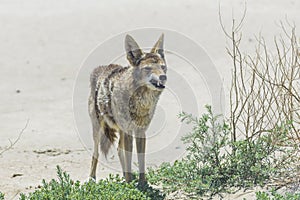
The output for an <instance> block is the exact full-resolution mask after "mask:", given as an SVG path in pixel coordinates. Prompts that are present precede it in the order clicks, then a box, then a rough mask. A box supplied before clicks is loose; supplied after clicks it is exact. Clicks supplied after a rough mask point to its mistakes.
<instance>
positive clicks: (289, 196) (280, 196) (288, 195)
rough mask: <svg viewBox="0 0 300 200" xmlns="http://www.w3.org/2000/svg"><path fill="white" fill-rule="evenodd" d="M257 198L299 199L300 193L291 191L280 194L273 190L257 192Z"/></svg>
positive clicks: (259, 199) (270, 199) (275, 199)
mask: <svg viewBox="0 0 300 200" xmlns="http://www.w3.org/2000/svg"><path fill="white" fill-rule="evenodd" d="M256 199H257V200H299V199H300V193H294V194H293V193H289V192H286V193H284V194H280V193H278V192H276V191H275V190H271V192H256Z"/></svg>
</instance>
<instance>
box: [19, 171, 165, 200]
mask: <svg viewBox="0 0 300 200" xmlns="http://www.w3.org/2000/svg"><path fill="white" fill-rule="evenodd" d="M57 176H58V180H54V179H53V180H51V181H50V182H48V183H47V182H46V181H45V180H43V183H42V186H41V188H39V189H37V190H36V191H34V192H33V193H30V194H29V195H25V194H21V196H20V199H21V200H35V199H36V200H43V199H47V200H56V199H61V200H69V199H70V200H71V199H72V200H76V199H78V200H82V199H85V200H94V199H112V200H113V199H115V200H120V199H121V200H122V199H124V200H128V199H136V200H139V199H143V200H144V199H145V200H148V199H162V198H163V197H162V196H160V194H158V191H155V190H153V189H152V188H151V187H147V188H143V189H140V190H139V189H138V188H137V187H136V183H135V182H132V183H130V184H128V183H126V182H125V181H124V180H123V179H122V178H120V177H119V176H118V175H110V176H109V178H107V179H102V180H100V181H99V182H97V183H95V182H94V181H89V182H85V183H82V184H81V183H80V182H79V181H76V182H74V181H73V180H71V179H70V176H69V175H68V174H67V173H66V172H63V171H62V170H61V168H60V167H57Z"/></svg>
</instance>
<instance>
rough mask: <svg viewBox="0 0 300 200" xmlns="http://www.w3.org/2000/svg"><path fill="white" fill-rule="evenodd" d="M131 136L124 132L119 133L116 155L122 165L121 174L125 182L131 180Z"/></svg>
mask: <svg viewBox="0 0 300 200" xmlns="http://www.w3.org/2000/svg"><path fill="white" fill-rule="evenodd" d="M132 140H133V138H132V136H131V135H129V134H126V133H124V132H121V133H120V141H119V147H118V155H119V159H120V162H121V165H122V170H123V175H124V177H125V180H126V182H130V181H132V173H131V160H132Z"/></svg>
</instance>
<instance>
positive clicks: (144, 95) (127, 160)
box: [89, 35, 167, 183]
mask: <svg viewBox="0 0 300 200" xmlns="http://www.w3.org/2000/svg"><path fill="white" fill-rule="evenodd" d="M125 48H126V53H127V59H128V61H129V63H130V65H129V66H128V67H122V66H120V65H115V64H110V65H108V66H100V67H97V68H96V69H94V71H93V72H92V74H91V77H90V86H91V93H90V97H89V114H90V117H91V121H92V125H93V138H94V154H93V160H92V167H91V174H90V176H91V177H92V178H94V179H95V177H96V167H97V161H98V157H99V144H100V148H101V151H102V152H103V153H104V155H105V156H106V155H107V153H108V151H109V148H110V146H111V144H112V143H113V142H114V141H115V139H116V138H117V135H116V134H117V133H119V146H118V155H119V159H120V162H121V165H122V170H123V173H124V176H125V179H126V181H130V180H131V179H132V175H131V157H132V140H133V137H135V139H136V146H137V153H138V161H139V171H140V179H139V181H140V183H145V176H144V172H145V164H144V159H145V141H146V137H145V131H146V129H147V128H148V126H149V124H150V122H151V119H152V117H153V114H154V110H155V107H156V104H157V101H158V99H159V96H160V94H161V92H162V91H163V89H164V88H165V83H166V80H167V76H166V72H167V67H166V62H165V58H164V51H163V35H162V36H161V37H160V38H159V40H158V41H157V43H156V44H155V45H154V47H153V48H152V50H151V51H150V53H144V52H143V51H142V50H141V49H140V48H139V46H138V45H137V43H136V42H135V41H134V39H133V38H132V37H131V36H129V35H127V36H126V39H125Z"/></svg>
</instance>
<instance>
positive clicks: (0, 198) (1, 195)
mask: <svg viewBox="0 0 300 200" xmlns="http://www.w3.org/2000/svg"><path fill="white" fill-rule="evenodd" d="M0 200H4V194H3V193H2V192H0Z"/></svg>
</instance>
